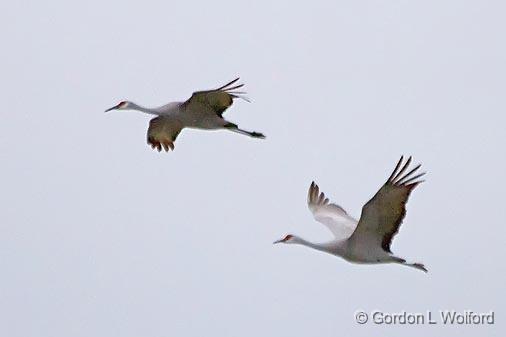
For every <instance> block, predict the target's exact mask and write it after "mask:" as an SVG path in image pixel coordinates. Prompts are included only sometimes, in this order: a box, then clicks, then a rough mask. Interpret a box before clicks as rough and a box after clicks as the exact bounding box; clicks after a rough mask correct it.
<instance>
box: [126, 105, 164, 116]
mask: <svg viewBox="0 0 506 337" xmlns="http://www.w3.org/2000/svg"><path fill="white" fill-rule="evenodd" d="M128 109H131V110H137V111H142V112H144V113H147V114H150V115H158V112H157V111H156V110H155V109H150V108H146V107H143V106H141V105H138V104H136V103H133V102H130V105H129V106H128Z"/></svg>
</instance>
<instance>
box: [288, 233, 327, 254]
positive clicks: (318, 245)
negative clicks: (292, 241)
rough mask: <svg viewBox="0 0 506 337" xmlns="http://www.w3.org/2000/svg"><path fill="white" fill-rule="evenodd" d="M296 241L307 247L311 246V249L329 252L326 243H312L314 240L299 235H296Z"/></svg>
mask: <svg viewBox="0 0 506 337" xmlns="http://www.w3.org/2000/svg"><path fill="white" fill-rule="evenodd" d="M296 243H298V244H300V245H303V246H306V247H309V248H313V249H316V250H319V251H322V252H327V253H330V252H331V251H330V247H329V244H328V243H314V242H311V241H307V240H305V239H303V238H300V237H297V241H296Z"/></svg>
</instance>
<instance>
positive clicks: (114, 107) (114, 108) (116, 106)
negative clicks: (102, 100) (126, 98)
mask: <svg viewBox="0 0 506 337" xmlns="http://www.w3.org/2000/svg"><path fill="white" fill-rule="evenodd" d="M118 107H119V105H115V106H113V107H112V108H109V109H107V110H105V111H104V112H109V111H111V110H116V109H117V108H118Z"/></svg>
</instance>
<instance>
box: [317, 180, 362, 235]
mask: <svg viewBox="0 0 506 337" xmlns="http://www.w3.org/2000/svg"><path fill="white" fill-rule="evenodd" d="M307 205H308V207H309V210H310V211H311V212H312V213H313V217H314V218H315V220H316V221H318V222H320V223H322V224H324V225H325V226H327V228H328V229H329V230H330V231H331V232H332V234H334V236H335V237H336V238H338V239H347V238H348V237H350V235H351V234H352V233H353V231H354V230H355V227H356V226H357V223H358V221H357V220H356V219H354V218H353V217H351V216H349V215H348V213H346V211H345V210H344V209H343V208H342V207H341V206H338V205H336V204H332V203H330V201H329V199H328V198H326V197H325V194H324V193H323V192H321V193H320V189H319V188H318V185H316V184H315V183H314V181H313V182H312V183H311V186H309V191H308V194H307Z"/></svg>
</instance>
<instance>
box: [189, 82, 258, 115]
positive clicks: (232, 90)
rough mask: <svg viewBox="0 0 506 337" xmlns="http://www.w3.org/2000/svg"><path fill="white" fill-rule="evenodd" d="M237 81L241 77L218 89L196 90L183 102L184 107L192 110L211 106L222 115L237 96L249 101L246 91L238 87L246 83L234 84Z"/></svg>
mask: <svg viewBox="0 0 506 337" xmlns="http://www.w3.org/2000/svg"><path fill="white" fill-rule="evenodd" d="M237 81H239V77H238V78H236V79H235V80H233V81H231V82H229V83H227V84H225V85H224V86H221V87H219V88H218V89H212V90H205V91H196V92H194V93H193V94H192V96H191V97H190V98H189V99H188V100H187V101H186V102H184V103H183V108H184V109H186V110H190V111H199V110H202V109H209V108H211V109H212V110H213V111H214V112H215V113H216V114H217V115H218V116H219V117H221V116H222V115H223V112H225V110H227V109H228V107H229V106H231V105H232V103H233V101H234V99H235V98H241V99H244V100H245V101H248V102H249V100H248V98H247V97H246V96H244V94H246V93H245V92H243V91H237V89H239V88H241V87H242V86H244V84H237V85H234V84H235V83H236V82H237Z"/></svg>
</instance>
